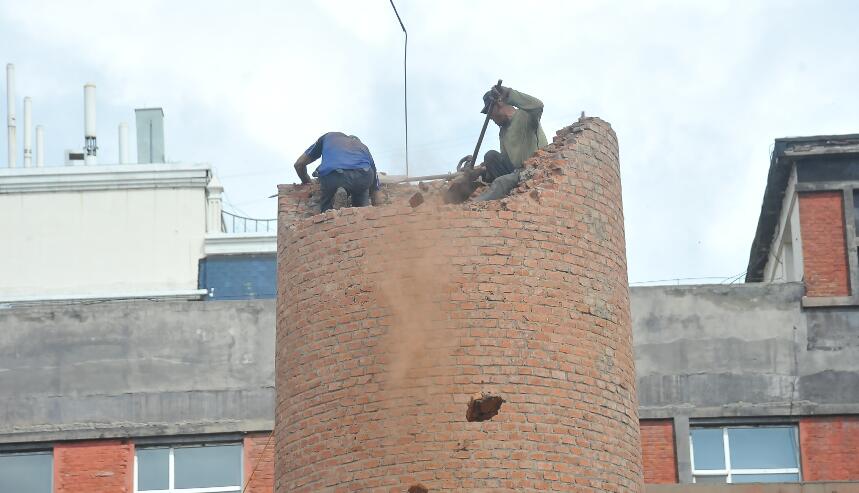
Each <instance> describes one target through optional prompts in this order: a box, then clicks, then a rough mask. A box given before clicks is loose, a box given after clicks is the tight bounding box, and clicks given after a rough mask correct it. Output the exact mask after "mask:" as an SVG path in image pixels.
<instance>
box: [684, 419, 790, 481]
mask: <svg viewBox="0 0 859 493" xmlns="http://www.w3.org/2000/svg"><path fill="white" fill-rule="evenodd" d="M690 441H691V448H690V450H691V455H692V476H693V478H694V481H695V482H696V483H793V482H797V481H799V480H800V474H799V447H798V445H797V437H796V427H795V426H765V427H764V426H760V427H723V428H696V429H692V430H690Z"/></svg>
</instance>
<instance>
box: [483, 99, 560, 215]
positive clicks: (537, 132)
mask: <svg viewBox="0 0 859 493" xmlns="http://www.w3.org/2000/svg"><path fill="white" fill-rule="evenodd" d="M493 101H494V102H495V104H493ZM490 111H491V113H489V117H490V118H491V119H492V121H494V122H495V123H496V124H497V125H498V126H499V127H500V128H501V130H500V132H499V140H500V141H501V152H498V151H494V150H493V151H489V152H487V153H486V154H485V155H484V156H483V163H482V164H481V165H480V166H476V167H475V171H477V172H480V173H481V174H480V176H481V177H482V178H483V181H485V182H486V183H489V184H490V186H489V189H488V190H487V191H486V192H484V193H483V194H481V195H480V196H479V197H477V199H476V200H495V199H500V198H502V197H504V196H506V195H507V194H508V193H510V190H513V189H514V188H515V187H516V185H517V184H518V183H519V171H520V170H521V169H522V163H523V162H524V161H525V160H526V159H528V158H529V157H531V156H532V155H533V154H534V152H536V151H537V149H539V148H541V147H545V146H546V145H547V144H548V142H547V141H546V134H544V133H543V128H542V127H541V126H540V117H541V116H542V115H543V102H542V101H540V100H539V99H537V98H535V97H533V96H529V95H527V94H525V93H521V92H519V91H516V90H514V89H510V88H509V87H502V86H493V87H492V89H491V90H490V91H488V92H487V93H486V94H484V95H483V110H481V113H483V114H487V112H490Z"/></svg>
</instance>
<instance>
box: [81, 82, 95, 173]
mask: <svg viewBox="0 0 859 493" xmlns="http://www.w3.org/2000/svg"><path fill="white" fill-rule="evenodd" d="M84 142H85V143H86V146H85V147H84V149H85V150H86V157H85V158H84V159H85V161H86V164H96V154H97V153H98V144H96V136H95V84H93V83H92V82H89V83H87V84H86V85H84Z"/></svg>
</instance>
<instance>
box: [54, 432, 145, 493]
mask: <svg viewBox="0 0 859 493" xmlns="http://www.w3.org/2000/svg"><path fill="white" fill-rule="evenodd" d="M133 489H134V445H132V444H131V443H128V442H126V441H120V440H103V441H86V442H75V443H61V444H58V445H56V446H55V447H54V493H132V492H133Z"/></svg>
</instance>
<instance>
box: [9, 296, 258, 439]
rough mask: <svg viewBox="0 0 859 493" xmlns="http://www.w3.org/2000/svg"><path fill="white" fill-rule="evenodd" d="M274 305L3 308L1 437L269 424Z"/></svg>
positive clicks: (96, 434) (194, 430) (127, 304)
mask: <svg viewBox="0 0 859 493" xmlns="http://www.w3.org/2000/svg"><path fill="white" fill-rule="evenodd" d="M274 314H275V308H274V300H256V301H219V302H118V303H102V304H94V305H85V304H81V305H56V306H47V305H45V306H39V307H26V308H11V309H0V396H2V399H0V443H12V442H28V441H42V440H57V439H78V438H98V437H116V436H150V435H171V434H179V433H217V432H238V431H254V430H270V429H271V428H272V426H273V415H274V385H273V382H274V327H275V322H274Z"/></svg>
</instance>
